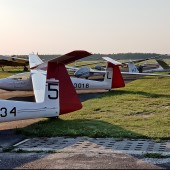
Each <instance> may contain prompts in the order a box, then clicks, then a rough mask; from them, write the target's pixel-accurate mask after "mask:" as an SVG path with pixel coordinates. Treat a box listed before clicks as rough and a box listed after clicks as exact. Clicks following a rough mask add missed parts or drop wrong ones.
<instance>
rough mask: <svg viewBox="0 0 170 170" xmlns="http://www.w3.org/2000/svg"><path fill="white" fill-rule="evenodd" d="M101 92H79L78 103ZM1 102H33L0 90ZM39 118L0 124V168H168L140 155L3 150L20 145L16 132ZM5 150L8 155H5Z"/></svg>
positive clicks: (24, 95) (25, 95) (27, 94)
mask: <svg viewBox="0 0 170 170" xmlns="http://www.w3.org/2000/svg"><path fill="white" fill-rule="evenodd" d="M103 92H104V91H99V93H97V91H96V92H95V91H93V92H90V94H87V93H86V92H85V91H84V92H83V91H82V92H81V94H80V92H78V93H79V96H80V99H81V101H85V100H88V99H89V98H94V97H97V96H99V95H101V94H102V93H103ZM0 94H1V96H0V98H1V99H12V100H20V101H28V100H29V101H34V96H33V93H32V92H8V91H5V90H0ZM40 120H41V119H30V120H21V121H13V122H5V123H0V169H15V168H16V169H24V168H26V169H164V168H166V169H170V163H162V164H161V163H160V164H153V163H152V162H151V163H148V162H146V161H144V159H143V157H142V156H139V155H138V156H135V155H129V154H122V153H102V152H101V153H100V152H89V151H88V150H86V151H83V152H81V153H80V152H57V153H52V152H51V153H45V152H42V153H39V152H31V153H29V152H26V153H22V152H21V153H18V152H12V151H9V150H4V148H9V147H10V146H12V145H14V144H16V143H18V142H20V141H21V140H23V139H24V138H26V137H25V136H21V135H16V134H15V129H16V128H21V127H25V126H28V125H30V124H32V123H35V122H38V121H40ZM6 151H8V152H6Z"/></svg>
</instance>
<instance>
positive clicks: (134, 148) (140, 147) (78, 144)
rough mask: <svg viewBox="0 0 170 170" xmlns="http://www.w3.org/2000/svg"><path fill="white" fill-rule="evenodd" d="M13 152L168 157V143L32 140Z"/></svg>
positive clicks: (82, 139) (114, 140) (144, 140)
mask: <svg viewBox="0 0 170 170" xmlns="http://www.w3.org/2000/svg"><path fill="white" fill-rule="evenodd" d="M13 146H14V147H15V150H18V149H20V150H25V151H52V150H53V151H64V152H86V151H88V152H101V153H128V154H144V153H160V154H162V155H170V142H169V141H168V142H161V143H157V142H154V141H151V140H147V139H138V140H134V139H132V140H121V141H119V140H116V139H112V138H88V137H77V138H65V137H52V138H32V139H26V140H24V141H21V142H19V143H17V144H15V145H13Z"/></svg>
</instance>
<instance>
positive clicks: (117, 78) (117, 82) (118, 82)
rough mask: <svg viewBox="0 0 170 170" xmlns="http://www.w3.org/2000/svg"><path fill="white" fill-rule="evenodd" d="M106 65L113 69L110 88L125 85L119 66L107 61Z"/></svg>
mask: <svg viewBox="0 0 170 170" xmlns="http://www.w3.org/2000/svg"><path fill="white" fill-rule="evenodd" d="M108 67H111V68H112V69H113V77H112V88H120V87H125V82H124V80H123V77H122V74H121V72H120V69H119V66H118V65H114V64H112V63H110V62H108Z"/></svg>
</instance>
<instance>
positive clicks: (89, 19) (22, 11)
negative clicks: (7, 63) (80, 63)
mask: <svg viewBox="0 0 170 170" xmlns="http://www.w3.org/2000/svg"><path fill="white" fill-rule="evenodd" d="M73 50H86V51H88V52H91V53H101V54H113V53H128V52H132V53H135V52H139V53H159V54H170V0H0V55H14V54H15V55H28V54H29V53H32V52H34V53H37V52H38V54H65V53H68V52H71V51H73Z"/></svg>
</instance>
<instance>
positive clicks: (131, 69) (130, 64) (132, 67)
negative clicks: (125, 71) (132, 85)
mask: <svg viewBox="0 0 170 170" xmlns="http://www.w3.org/2000/svg"><path fill="white" fill-rule="evenodd" d="M128 68H129V72H130V73H139V70H138V69H137V67H136V66H135V64H134V62H128Z"/></svg>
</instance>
